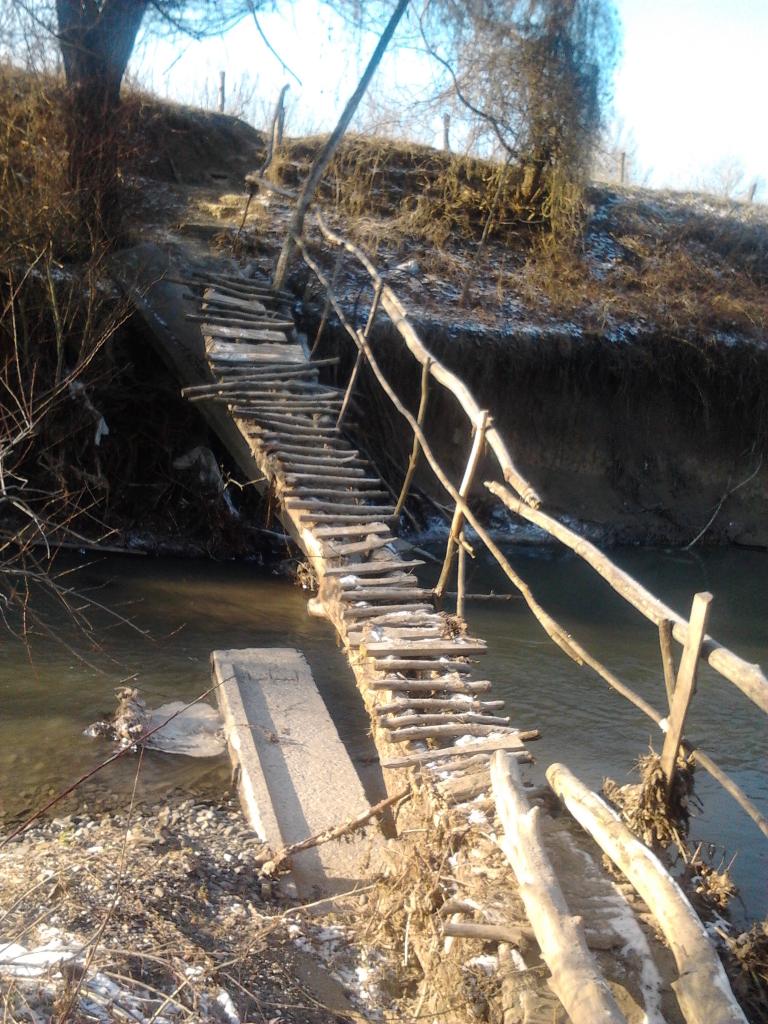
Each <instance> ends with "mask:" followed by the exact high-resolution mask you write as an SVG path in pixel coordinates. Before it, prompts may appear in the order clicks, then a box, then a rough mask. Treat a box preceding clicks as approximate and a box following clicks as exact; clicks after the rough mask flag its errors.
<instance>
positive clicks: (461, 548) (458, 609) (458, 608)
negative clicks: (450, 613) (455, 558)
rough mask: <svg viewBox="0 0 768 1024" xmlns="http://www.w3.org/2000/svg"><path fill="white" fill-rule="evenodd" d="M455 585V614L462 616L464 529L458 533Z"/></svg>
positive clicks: (465, 555)
mask: <svg viewBox="0 0 768 1024" xmlns="http://www.w3.org/2000/svg"><path fill="white" fill-rule="evenodd" d="M458 576H459V578H458V583H457V585H456V615H457V616H458V617H459V618H460V619H463V618H464V591H465V589H466V587H465V583H466V578H467V548H466V544H465V543H464V531H463V530H462V531H461V533H460V534H459V574H458Z"/></svg>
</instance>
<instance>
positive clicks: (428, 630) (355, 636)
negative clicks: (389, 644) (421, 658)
mask: <svg viewBox="0 0 768 1024" xmlns="http://www.w3.org/2000/svg"><path fill="white" fill-rule="evenodd" d="M398 633H399V636H400V638H406V639H408V637H409V636H410V637H411V638H412V639H425V640H426V639H436V638H437V637H440V636H442V631H441V630H440V629H439V628H438V627H431V626H420V627H415V628H414V629H409V630H408V631H406V630H404V629H403V630H401V631H398ZM369 639H370V632H369V631H365V632H358V633H351V632H350V633H347V643H348V644H349V646H350V647H359V646H360V645H361V644H364V643H365V642H366V641H367V640H369Z"/></svg>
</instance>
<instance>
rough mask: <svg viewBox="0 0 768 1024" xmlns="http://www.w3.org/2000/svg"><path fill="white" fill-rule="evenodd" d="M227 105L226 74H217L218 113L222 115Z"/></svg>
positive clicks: (221, 72)
mask: <svg viewBox="0 0 768 1024" xmlns="http://www.w3.org/2000/svg"><path fill="white" fill-rule="evenodd" d="M226 104H227V72H226V71H220V72H219V113H221V114H223V113H224V107H225V106H226Z"/></svg>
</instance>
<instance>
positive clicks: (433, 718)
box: [379, 710, 509, 731]
mask: <svg viewBox="0 0 768 1024" xmlns="http://www.w3.org/2000/svg"><path fill="white" fill-rule="evenodd" d="M442 724H446V725H462V724H467V725H509V718H498V717H496V716H495V715H483V714H479V713H477V712H475V711H455V710H448V711H446V713H445V714H442V715H428V714H421V713H418V714H411V715H409V714H407V713H406V714H399V715H391V716H389V717H387V716H386V715H385V716H382V717H381V718H380V719H379V725H380V726H381V728H382V729H388V730H390V731H392V730H393V729H404V728H406V727H407V726H411V725H413V726H428V725H442Z"/></svg>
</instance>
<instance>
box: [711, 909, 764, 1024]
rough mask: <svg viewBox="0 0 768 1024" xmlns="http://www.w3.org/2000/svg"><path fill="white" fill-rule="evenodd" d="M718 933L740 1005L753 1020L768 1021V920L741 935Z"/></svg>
mask: <svg viewBox="0 0 768 1024" xmlns="http://www.w3.org/2000/svg"><path fill="white" fill-rule="evenodd" d="M718 934H719V935H720V937H721V938H722V940H723V942H724V943H725V945H726V947H727V949H728V952H729V954H730V958H729V959H730V962H729V964H728V966H729V972H728V973H729V975H730V979H731V983H732V984H733V988H734V991H735V993H736V995H737V997H738V999H739V1002H740V1003H741V1005H742V1006H743V1007H744V1009H745V1010H746V1012H747V1013H748V1014H749V1016H750V1019H751V1020H753V1021H761V1020H766V1019H768V919H765V920H763V921H757V922H756V923H755V924H753V925H752V927H751V928H750V929H749V930H748V931H745V932H742V933H741V935H736V936H733V935H729V934H728V933H727V932H725V931H723V930H722V929H718Z"/></svg>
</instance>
